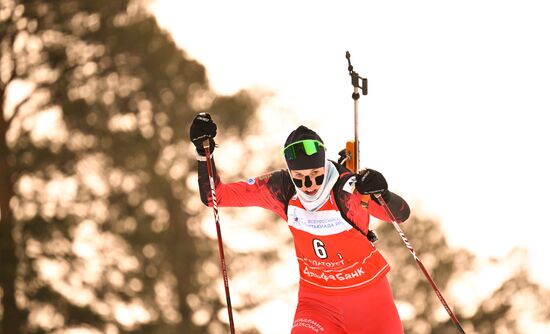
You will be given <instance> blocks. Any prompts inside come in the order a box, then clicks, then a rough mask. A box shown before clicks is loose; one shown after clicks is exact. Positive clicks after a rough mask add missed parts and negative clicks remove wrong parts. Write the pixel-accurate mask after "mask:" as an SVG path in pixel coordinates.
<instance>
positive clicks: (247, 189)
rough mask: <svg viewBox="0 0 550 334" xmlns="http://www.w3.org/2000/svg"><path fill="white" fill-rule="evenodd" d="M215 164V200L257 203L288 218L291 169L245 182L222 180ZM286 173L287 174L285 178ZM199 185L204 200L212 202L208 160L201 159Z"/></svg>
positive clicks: (227, 204) (222, 203) (221, 203)
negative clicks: (288, 179)
mask: <svg viewBox="0 0 550 334" xmlns="http://www.w3.org/2000/svg"><path fill="white" fill-rule="evenodd" d="M212 166H213V168H214V184H215V190H216V200H217V204H218V206H220V207H248V206H255V207H261V208H265V209H268V210H271V211H273V212H275V213H276V214H278V215H279V216H281V217H282V218H283V219H285V220H286V218H287V217H286V207H287V203H288V199H289V198H290V196H291V194H290V191H291V189H290V188H289V187H288V182H287V180H286V178H288V176H287V175H288V173H286V174H285V172H284V171H277V172H273V173H270V174H266V175H262V176H260V177H256V178H251V179H248V180H247V181H246V182H232V183H223V182H222V181H221V179H220V177H219V175H218V174H217V172H216V170H215V164H214V162H213V160H212ZM285 175H286V176H287V177H286V178H285ZM199 189H200V193H201V199H202V201H203V203H205V204H207V205H208V206H212V194H211V189H210V182H209V179H208V173H207V171H206V163H205V162H201V161H200V162H199Z"/></svg>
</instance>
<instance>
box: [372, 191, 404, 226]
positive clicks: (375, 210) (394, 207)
mask: <svg viewBox="0 0 550 334" xmlns="http://www.w3.org/2000/svg"><path fill="white" fill-rule="evenodd" d="M390 195H391V197H390V200H389V201H388V202H387V203H386V204H387V205H388V207H389V208H390V210H391V213H392V214H393V216H394V217H395V219H397V222H398V223H399V224H401V223H403V222H404V221H405V220H407V218H409V215H410V213H411V210H410V208H409V205H408V204H407V202H405V200H404V199H403V198H401V196H399V195H397V194H395V193H391V192H390ZM367 196H369V195H367ZM368 203H369V205H368V206H369V213H370V214H371V215H372V216H374V217H376V218H378V219H380V220H383V221H385V222H391V219H390V217H389V216H388V214H387V213H386V210H385V209H384V207H383V206H381V205H380V204H378V203H376V201H374V200H372V199H371V200H369V201H368Z"/></svg>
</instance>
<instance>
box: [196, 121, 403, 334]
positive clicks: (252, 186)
mask: <svg viewBox="0 0 550 334" xmlns="http://www.w3.org/2000/svg"><path fill="white" fill-rule="evenodd" d="M216 132H217V126H216V124H215V123H214V122H213V120H212V118H211V117H210V115H208V114H206V113H201V114H199V115H197V116H196V117H195V119H194V120H193V122H192V124H191V128H190V139H191V141H192V142H193V144H195V146H196V149H197V160H198V181H199V188H200V196H201V199H202V201H203V202H204V203H205V204H206V205H210V206H211V205H212V200H211V192H210V185H209V180H208V171H207V166H206V163H205V161H206V157H205V150H204V148H203V146H202V145H203V142H204V141H205V140H206V139H208V140H209V142H210V148H211V150H213V149H214V147H215V142H214V137H215V136H216ZM283 152H284V158H285V161H286V164H287V169H281V170H278V171H275V172H272V173H269V174H266V175H262V176H260V177H256V178H253V179H249V180H248V181H246V182H234V183H222V182H221V180H220V177H219V175H218V174H217V172H216V169H215V164H214V161H213V158H211V159H212V169H213V172H214V180H215V190H216V197H217V203H218V205H219V206H220V207H248V206H256V207H262V208H265V209H268V210H271V211H273V212H275V213H276V214H278V215H279V216H280V217H281V218H283V219H284V220H286V221H287V222H288V227H289V229H290V231H291V232H292V235H293V237H294V247H295V250H296V258H297V260H298V266H299V270H300V283H299V292H298V306H297V308H296V313H295V317H294V323H293V327H292V330H291V334H312V333H326V334H362V333H372V334H386V333H387V334H397V333H403V327H402V325H401V320H400V318H399V315H398V313H397V308H396V306H395V303H394V300H393V296H392V292H391V289H390V285H389V283H388V280H387V278H386V274H387V273H388V272H389V270H390V267H389V265H388V263H387V262H386V260H385V259H384V258H383V257H382V255H381V254H380V252H379V251H378V250H377V249H376V247H375V246H374V245H373V243H371V241H369V240H368V239H367V237H366V235H367V234H368V228H369V220H370V216H373V217H376V218H378V219H381V220H384V221H390V219H389V218H388V216H387V215H386V213H385V211H384V209H383V208H382V206H381V205H380V204H379V202H378V199H376V197H375V196H374V195H375V194H381V196H382V198H383V199H384V201H386V203H387V204H388V206H389V207H390V209H391V211H392V213H393V214H394V216H395V217H396V219H397V220H398V221H399V222H404V221H405V220H406V219H407V218H408V217H409V213H410V210H409V206H408V204H407V203H406V202H405V200H403V199H402V198H401V197H400V196H399V195H397V194H395V193H392V192H390V191H389V190H388V184H387V182H386V180H385V178H384V176H383V175H382V174H381V173H379V172H377V171H375V170H372V169H364V170H362V171H360V172H359V173H358V174H353V173H351V172H350V171H349V170H347V169H346V168H345V167H343V166H342V165H340V164H339V163H336V162H332V161H330V160H328V159H327V158H326V156H325V145H324V143H323V140H322V139H321V138H320V137H319V136H318V135H317V133H315V132H314V131H312V130H310V129H308V128H306V127H305V126H300V127H298V128H297V129H296V130H294V131H292V133H290V135H289V136H288V138H287V140H286V142H285V144H284V149H283ZM366 196H367V197H368V196H370V197H371V199H372V200H370V201H365V197H366ZM365 202H367V203H368V205H367V206H366V205H365Z"/></svg>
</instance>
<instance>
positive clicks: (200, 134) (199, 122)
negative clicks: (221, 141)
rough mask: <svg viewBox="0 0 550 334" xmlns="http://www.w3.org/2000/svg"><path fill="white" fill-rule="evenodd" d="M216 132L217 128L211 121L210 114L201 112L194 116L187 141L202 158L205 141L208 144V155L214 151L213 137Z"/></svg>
mask: <svg viewBox="0 0 550 334" xmlns="http://www.w3.org/2000/svg"><path fill="white" fill-rule="evenodd" d="M217 130H218V127H217V126H216V123H214V121H213V120H212V117H211V116H210V114H208V113H205V112H201V113H200V114H198V115H197V116H195V118H194V119H193V122H192V123H191V127H190V128H189V139H190V140H191V142H193V144H194V145H195V148H196V149H197V153H198V154H200V155H202V156H204V155H206V153H205V151H204V147H203V142H204V141H205V140H206V139H208V140H209V142H210V153H212V152H213V151H214V147H215V145H216V142H215V141H214V137H216V133H217Z"/></svg>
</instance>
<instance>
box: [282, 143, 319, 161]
mask: <svg viewBox="0 0 550 334" xmlns="http://www.w3.org/2000/svg"><path fill="white" fill-rule="evenodd" d="M324 147H325V145H323V143H321V142H320V141H318V140H315V139H305V140H300V141H297V142H295V143H292V144H290V145H288V146H286V147H285V148H284V149H283V153H284V155H285V158H286V159H287V160H295V159H296V157H297V156H298V153H299V152H304V153H305V154H306V155H314V154H315V153H317V152H319V151H321V150H322V149H324Z"/></svg>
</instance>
